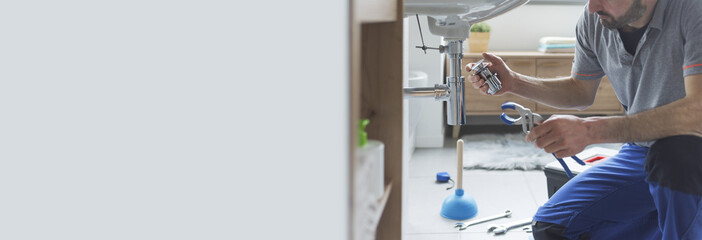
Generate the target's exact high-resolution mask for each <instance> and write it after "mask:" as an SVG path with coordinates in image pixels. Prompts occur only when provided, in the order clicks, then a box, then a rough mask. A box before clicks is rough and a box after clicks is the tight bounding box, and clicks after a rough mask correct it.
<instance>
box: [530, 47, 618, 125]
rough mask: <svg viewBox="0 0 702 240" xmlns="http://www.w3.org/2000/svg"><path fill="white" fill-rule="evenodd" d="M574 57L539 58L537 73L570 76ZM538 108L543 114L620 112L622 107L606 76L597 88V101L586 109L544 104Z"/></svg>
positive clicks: (546, 75) (552, 76) (543, 75)
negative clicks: (569, 108)
mask: <svg viewBox="0 0 702 240" xmlns="http://www.w3.org/2000/svg"><path fill="white" fill-rule="evenodd" d="M571 68H572V59H570V58H568V59H537V60H536V75H537V77H540V78H555V77H564V76H570V71H571ZM536 110H537V111H538V112H539V113H542V114H554V113H555V114H619V113H622V107H621V104H620V103H619V100H618V99H617V96H616V95H615V93H614V89H613V88H612V84H610V82H609V80H608V79H607V78H606V77H605V78H603V79H602V81H601V82H600V86H599V87H598V88H597V95H596V96H595V102H594V103H593V104H592V106H590V107H589V108H588V109H585V110H584V111H577V110H559V109H556V108H552V107H549V106H546V105H543V104H537V107H536Z"/></svg>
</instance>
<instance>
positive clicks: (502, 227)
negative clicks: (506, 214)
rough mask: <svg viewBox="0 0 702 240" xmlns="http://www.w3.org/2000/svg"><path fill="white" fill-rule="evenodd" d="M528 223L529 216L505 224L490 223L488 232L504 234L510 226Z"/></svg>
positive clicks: (515, 226)
mask: <svg viewBox="0 0 702 240" xmlns="http://www.w3.org/2000/svg"><path fill="white" fill-rule="evenodd" d="M529 224H531V218H525V219H522V220H519V221H515V222H511V223H507V224H505V225H492V226H491V227H490V228H489V229H488V233H490V232H492V233H495V235H500V234H505V233H507V231H509V230H510V229H512V228H517V227H521V226H524V225H529Z"/></svg>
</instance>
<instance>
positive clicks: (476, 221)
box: [454, 210, 512, 231]
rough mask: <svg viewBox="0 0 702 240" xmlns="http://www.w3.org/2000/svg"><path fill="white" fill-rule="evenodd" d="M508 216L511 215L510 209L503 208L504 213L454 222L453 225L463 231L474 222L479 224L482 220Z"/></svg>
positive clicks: (487, 220) (486, 220)
mask: <svg viewBox="0 0 702 240" xmlns="http://www.w3.org/2000/svg"><path fill="white" fill-rule="evenodd" d="M509 217H512V211H511V210H505V212H504V213H501V214H497V215H494V216H490V217H485V218H481V219H477V220H473V221H470V222H467V223H462V222H459V223H456V225H455V226H454V227H455V228H458V230H461V231H463V230H466V228H468V227H470V226H473V225H476V224H481V223H484V222H489V221H493V220H497V219H500V218H509Z"/></svg>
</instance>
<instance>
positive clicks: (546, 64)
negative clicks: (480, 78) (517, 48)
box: [463, 52, 624, 116]
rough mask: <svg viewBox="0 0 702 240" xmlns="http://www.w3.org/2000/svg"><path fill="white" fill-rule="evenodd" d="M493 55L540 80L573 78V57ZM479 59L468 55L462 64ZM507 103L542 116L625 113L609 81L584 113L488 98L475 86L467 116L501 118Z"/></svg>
mask: <svg viewBox="0 0 702 240" xmlns="http://www.w3.org/2000/svg"><path fill="white" fill-rule="evenodd" d="M494 54H496V55H497V56H500V57H501V58H502V60H504V61H505V63H506V64H507V66H509V67H510V68H511V69H512V70H514V71H515V72H518V73H521V74H524V75H527V76H535V77H539V78H556V77H564V76H570V71H571V67H572V64H573V63H572V62H573V54H563V53H557V54H552V53H549V54H546V53H539V52H495V53H494ZM480 59H482V56H481V55H480V54H478V53H465V54H464V57H463V63H464V64H468V63H471V62H477V61H479V60H480ZM463 74H464V76H467V74H468V73H467V72H465V71H464V72H463ZM497 77H498V78H499V77H500V76H499V75H498V76H497ZM507 101H512V102H516V103H519V104H520V105H522V106H524V107H527V108H530V109H532V110H534V111H535V112H537V113H539V114H578V115H616V114H622V113H623V111H624V110H623V108H622V106H621V104H620V103H619V100H617V96H616V95H615V94H614V89H612V85H611V84H610V83H609V80H608V79H607V78H606V77H605V78H604V79H602V82H601V83H600V86H599V88H598V90H597V96H596V97H595V102H594V103H593V104H592V106H590V107H589V108H588V109H586V110H584V111H577V110H559V109H556V108H552V107H549V106H547V105H544V104H540V103H536V102H534V101H530V100H526V99H524V98H521V97H518V96H514V95H511V94H505V95H502V96H488V95H484V94H482V93H480V92H479V91H478V90H476V89H474V88H473V87H472V86H467V88H466V104H467V107H466V108H467V114H468V115H472V116H478V115H499V114H501V113H502V110H501V109H500V105H502V103H504V102H507Z"/></svg>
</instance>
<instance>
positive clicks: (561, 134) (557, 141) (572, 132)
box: [526, 115, 592, 158]
mask: <svg viewBox="0 0 702 240" xmlns="http://www.w3.org/2000/svg"><path fill="white" fill-rule="evenodd" d="M586 121H587V120H586V119H583V118H579V117H576V116H572V115H553V116H551V117H550V118H549V119H547V120H546V121H544V122H543V123H541V125H539V126H537V127H534V129H532V130H531V132H529V134H527V136H526V141H527V142H534V145H535V146H536V147H538V148H542V149H544V151H546V152H547V153H555V154H556V157H558V158H564V157H570V156H573V155H575V154H577V153H579V152H581V151H583V149H585V147H586V146H587V145H590V144H591V143H592V139H591V138H590V137H589V136H588V129H587V125H586V124H585V122H586Z"/></svg>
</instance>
